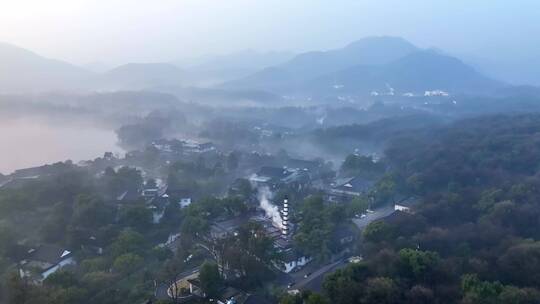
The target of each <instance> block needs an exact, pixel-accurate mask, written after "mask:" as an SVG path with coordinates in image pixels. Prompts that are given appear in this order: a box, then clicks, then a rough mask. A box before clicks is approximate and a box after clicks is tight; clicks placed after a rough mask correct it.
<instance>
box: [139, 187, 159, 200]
mask: <svg viewBox="0 0 540 304" xmlns="http://www.w3.org/2000/svg"><path fill="white" fill-rule="evenodd" d="M158 195H159V189H158V188H149V189H144V190H143V192H142V196H143V197H144V198H145V199H147V200H148V199H153V198H155V197H157V196H158Z"/></svg>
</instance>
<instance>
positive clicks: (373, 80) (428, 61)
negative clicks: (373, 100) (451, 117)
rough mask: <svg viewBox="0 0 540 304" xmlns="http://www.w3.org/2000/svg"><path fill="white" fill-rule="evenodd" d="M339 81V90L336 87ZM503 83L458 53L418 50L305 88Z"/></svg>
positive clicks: (489, 87) (462, 88)
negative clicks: (464, 59) (465, 62)
mask: <svg viewBox="0 0 540 304" xmlns="http://www.w3.org/2000/svg"><path fill="white" fill-rule="evenodd" d="M336 85H338V87H339V91H337V90H336ZM500 86H502V84H501V83H499V82H498V81H495V80H492V79H490V78H488V77H486V76H484V75H482V74H480V73H479V72H477V71H476V70H474V69H473V68H472V67H470V66H468V65H466V64H464V63H463V62H462V61H460V60H459V59H456V58H454V57H450V56H446V55H442V54H439V53H437V52H433V51H417V52H414V53H412V54H409V55H407V56H404V57H403V58H400V59H398V60H396V61H394V62H391V63H389V64H385V65H379V66H366V65H359V66H355V67H352V68H349V69H345V70H342V71H339V72H336V73H331V74H328V75H325V76H321V77H318V78H316V79H314V80H311V81H309V82H307V83H305V84H304V85H303V87H302V90H303V91H311V92H318V93H319V94H329V93H332V92H334V93H348V94H350V93H354V94H359V95H368V94H370V93H371V92H373V91H375V92H378V93H389V92H390V91H394V92H395V93H396V94H404V93H411V92H412V93H414V94H420V95H421V94H423V93H424V92H425V91H432V90H443V91H446V92H450V93H456V94H457V93H479V94H481V93H488V92H492V91H493V90H495V89H496V88H498V87H500Z"/></svg>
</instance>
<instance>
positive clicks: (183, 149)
mask: <svg viewBox="0 0 540 304" xmlns="http://www.w3.org/2000/svg"><path fill="white" fill-rule="evenodd" d="M151 146H152V147H154V148H156V149H157V150H158V151H160V152H162V153H171V154H199V153H207V152H211V151H215V150H216V147H215V146H214V144H212V143H211V142H205V143H200V142H198V141H195V140H191V139H184V140H178V139H172V140H168V139H159V140H156V141H154V142H152V144H151Z"/></svg>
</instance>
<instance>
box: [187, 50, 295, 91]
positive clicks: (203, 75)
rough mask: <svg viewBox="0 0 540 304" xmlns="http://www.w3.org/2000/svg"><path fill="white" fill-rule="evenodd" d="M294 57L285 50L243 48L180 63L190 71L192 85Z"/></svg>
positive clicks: (214, 81)
mask: <svg viewBox="0 0 540 304" xmlns="http://www.w3.org/2000/svg"><path fill="white" fill-rule="evenodd" d="M293 57H294V53H291V52H285V51H272V52H259V51H255V50H243V51H239V52H235V53H231V54H227V55H219V56H205V57H201V58H197V59H192V60H189V61H187V62H186V61H185V62H183V63H180V64H179V65H180V66H182V67H184V69H186V70H187V71H188V72H189V76H190V78H189V81H190V82H191V84H192V85H203V86H206V85H214V84H218V83H222V82H225V81H230V80H233V79H238V78H241V77H246V76H248V75H250V74H252V73H255V72H257V71H259V70H261V69H264V68H266V67H270V66H274V65H278V64H282V63H284V62H286V61H287V60H290V59H291V58H293Z"/></svg>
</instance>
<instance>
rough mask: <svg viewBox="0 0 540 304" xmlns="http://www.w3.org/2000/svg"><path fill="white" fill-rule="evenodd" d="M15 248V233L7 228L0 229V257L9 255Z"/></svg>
mask: <svg viewBox="0 0 540 304" xmlns="http://www.w3.org/2000/svg"><path fill="white" fill-rule="evenodd" d="M15 246H16V236H15V232H14V231H13V230H11V229H9V228H7V227H0V256H1V257H7V256H9V255H11V254H12V253H13V251H14V249H15Z"/></svg>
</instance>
